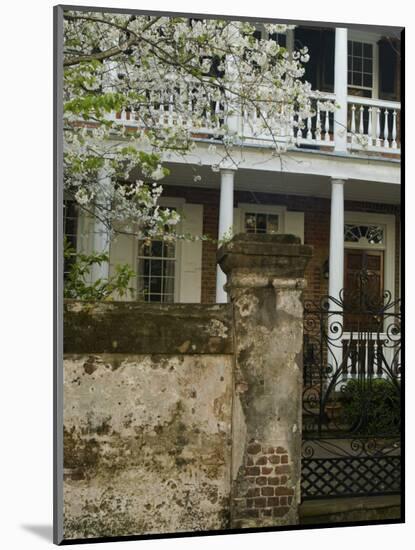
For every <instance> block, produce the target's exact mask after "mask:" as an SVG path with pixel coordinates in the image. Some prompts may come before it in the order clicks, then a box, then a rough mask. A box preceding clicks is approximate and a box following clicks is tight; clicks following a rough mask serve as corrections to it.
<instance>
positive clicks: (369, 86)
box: [347, 40, 373, 97]
mask: <svg viewBox="0 0 415 550" xmlns="http://www.w3.org/2000/svg"><path fill="white" fill-rule="evenodd" d="M347 83H348V85H349V93H351V94H352V95H359V96H363V97H372V91H373V44H370V43H366V42H358V41H355V40H349V41H348V43H347Z"/></svg>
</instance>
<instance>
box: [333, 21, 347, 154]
mask: <svg viewBox="0 0 415 550" xmlns="http://www.w3.org/2000/svg"><path fill="white" fill-rule="evenodd" d="M334 93H335V95H336V103H338V104H339V105H340V108H338V109H336V110H335V112H334V141H335V150H336V151H339V152H346V151H347V29H344V28H336V42H335V54H334Z"/></svg>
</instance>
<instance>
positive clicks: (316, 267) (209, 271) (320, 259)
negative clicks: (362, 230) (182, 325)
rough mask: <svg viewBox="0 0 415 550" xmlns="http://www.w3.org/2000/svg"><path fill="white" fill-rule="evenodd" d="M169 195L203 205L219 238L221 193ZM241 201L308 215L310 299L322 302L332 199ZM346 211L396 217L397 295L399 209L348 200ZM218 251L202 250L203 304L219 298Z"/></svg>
mask: <svg viewBox="0 0 415 550" xmlns="http://www.w3.org/2000/svg"><path fill="white" fill-rule="evenodd" d="M164 195H165V196H171V197H183V198H184V199H186V201H187V202H190V203H197V204H202V205H203V217H204V219H203V232H204V234H206V235H208V236H210V237H211V238H212V239H217V236H218V233H217V231H218V219H219V190H216V189H200V188H189V187H180V186H166V187H165V189H164ZM239 202H243V203H252V204H274V205H280V206H286V207H287V210H290V211H299V212H304V242H305V244H311V245H312V246H313V247H314V254H313V257H312V259H311V261H310V263H309V265H308V267H307V270H306V279H307V283H308V286H307V289H306V291H305V298H306V299H313V300H316V299H319V297H321V296H322V295H324V294H325V293H327V290H328V280H327V279H325V278H324V276H323V266H324V262H325V261H326V260H327V259H328V257H329V236H330V200H329V199H320V198H315V197H300V196H294V195H275V194H270V193H251V192H236V193H235V206H237V204H238V203H239ZM345 210H348V211H356V212H378V213H382V214H395V215H396V265H395V277H396V289H395V291H396V296H398V288H399V242H400V241H399V237H400V235H399V228H400V215H399V212H400V209H399V206H396V205H389V204H377V203H370V202H354V201H346V202H345ZM216 249H217V244H216V243H215V242H211V241H207V242H204V243H203V251H202V303H214V302H215V296H216Z"/></svg>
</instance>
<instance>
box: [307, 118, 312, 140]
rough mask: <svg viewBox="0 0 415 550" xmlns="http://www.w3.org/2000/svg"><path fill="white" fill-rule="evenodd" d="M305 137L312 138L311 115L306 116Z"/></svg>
mask: <svg viewBox="0 0 415 550" xmlns="http://www.w3.org/2000/svg"><path fill="white" fill-rule="evenodd" d="M307 139H313V134H312V132H311V116H309V117H308V118H307Z"/></svg>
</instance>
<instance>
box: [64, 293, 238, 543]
mask: <svg viewBox="0 0 415 550" xmlns="http://www.w3.org/2000/svg"><path fill="white" fill-rule="evenodd" d="M141 307H143V306H142V305H141ZM185 307H187V308H188V309H189V316H188V318H189V319H191V322H189V323H188V325H186V322H185V321H183V318H184V317H185V315H184V308H183V305H180V306H176V305H165V306H156V307H155V308H152V306H151V305H147V307H146V311H147V314H146V315H145V316H144V317H143V316H142V313H143V311H142V310H141V309H140V315H137V312H136V313H134V308H132V306H131V305H130V306H128V304H122V305H119V307H117V306H116V305H115V306H114V304H100V305H99V306H96V307H95V306H93V305H92V304H83V305H81V304H79V303H78V304H76V303H73V302H72V303H68V304H66V318H65V323H66V326H67V327H69V326H72V327H75V326H76V327H77V328H76V330H75V332H74V331H71V330H70V329H69V328H68V330H67V332H65V349H66V353H65V357H64V532H65V534H64V538H65V539H73V538H89V537H91V538H95V537H108V536H126V535H140V534H154V533H173V532H186V531H191V532H194V531H199V530H200V531H204V530H216V529H226V528H227V527H229V521H230V503H229V499H230V471H231V403H232V370H233V369H232V362H233V355H232V354H231V353H229V351H232V349H233V348H232V346H233V344H232V333H231V326H230V320H231V310H230V308H229V307H228V306H227V305H223V306H212V307H210V306H204V307H203V308H201V310H200V315H197V308H195V307H194V306H193V305H191V306H185ZM120 308H121V309H123V308H125V312H126V317H127V318H128V320H129V323H134V322H135V323H140V324H141V329H140V330H143V327H145V326H147V327H148V326H152V324H154V322H155V320H156V319H158V318H159V317H158V316H159V315H160V312H161V310H162V309H163V308H164V314H165V316H166V318H167V323H166V326H168V327H169V331H170V333H169V334H170V336H169V337H168V338H167V337H166V338H165V339H164V340H163V342H164V343H163V344H161V345H160V346H157V340H155V339H153V340H151V338H150V339H147V343H146V345H145V348H146V349H145V350H144V351H145V353H136V352H135V353H134V352H131V353H125V352H123V353H121V352H119V353H107V352H105V351H104V352H101V353H100V352H99V348H100V347H101V348H102V349H106V347H107V345H106V344H105V341H104V340H103V339H102V331H100V330H99V328H98V327H105V326H107V325H106V323H105V322H104V319H105V318H106V317H107V316H111V315H114V312H115V311H116V310H117V311H118V314H119V313H120ZM160 308H161V309H160ZM132 311H133V313H132ZM195 311H196V313H195ZM128 312H129V313H128ZM134 317H135V320H134ZM174 318H176V322H175V323H173V322H172V320H173V319H174ZM80 319H82V322H83V328H84V339H83V340H82V346H85V348H88V347H89V348H90V349H94V353H85V352H79V353H69V350H70V348H72V349H76V348H78V351H79V348H80V346H81V340H80V339H79V324H78V325H77V324H76V323H77V321H79V320H80ZM189 324H192V326H193V329H192V330H190V331H189V330H187V329H186V326H187V327H188V326H189ZM195 324H196V325H197V326H198V327H199V332H198V333H196V332H195V331H194V325H195ZM129 330H130V333H131V331H133V329H132V328H131V327H130V329H129ZM75 333H76V334H75ZM98 333H100V335H99V337H98ZM211 338H214V340H213V341H212V340H211V345H210V347H209V346H205V347H200V346H201V344H199V343H198V342H201V341H204V342H208V341H209V340H210V339H211ZM111 341H113V339H112V338H111V337H110V338H109V340H108V342H111ZM97 342H98V343H99V345H98V344H97ZM131 342H132V344H131V348H132V349H133V348H134V347H137V346H138V347H139V344H138V343H137V342H136V345H135V344H134V340H131ZM94 346H95V347H94ZM149 346H152V347H153V350H152V353H150V351H151V350H150V349H149ZM163 346H164V347H163ZM180 347H181V351H179V350H178V349H177V348H180ZM160 349H163V350H164V352H165V353H158V351H160ZM197 349H199V350H201V351H199V353H197V352H196V350H197ZM219 350H227V351H228V353H224V352H223V351H219ZM211 351H212V352H211Z"/></svg>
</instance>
